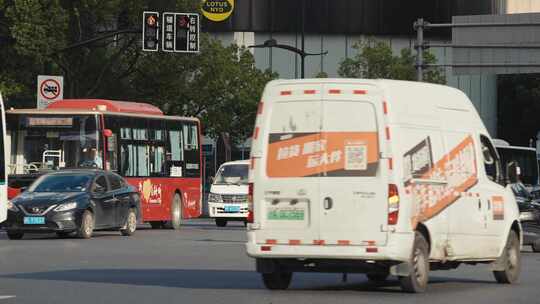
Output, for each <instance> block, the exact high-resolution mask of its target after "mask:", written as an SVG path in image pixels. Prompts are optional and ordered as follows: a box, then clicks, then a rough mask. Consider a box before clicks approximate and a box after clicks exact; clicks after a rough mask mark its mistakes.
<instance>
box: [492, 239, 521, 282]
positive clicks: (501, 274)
mask: <svg viewBox="0 0 540 304" xmlns="http://www.w3.org/2000/svg"><path fill="white" fill-rule="evenodd" d="M519 247H520V245H519V239H518V236H517V234H516V232H515V231H513V230H512V231H510V234H509V235H508V239H507V241H506V246H505V247H504V251H503V255H502V257H501V258H502V259H503V263H504V268H505V269H504V270H502V271H493V275H494V276H495V280H497V283H500V284H513V283H515V282H517V280H518V278H519V274H520V272H521V252H520V248H519Z"/></svg>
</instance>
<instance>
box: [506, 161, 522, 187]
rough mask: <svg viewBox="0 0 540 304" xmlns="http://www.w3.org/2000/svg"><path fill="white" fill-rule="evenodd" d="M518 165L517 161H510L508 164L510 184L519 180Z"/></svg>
mask: <svg viewBox="0 0 540 304" xmlns="http://www.w3.org/2000/svg"><path fill="white" fill-rule="evenodd" d="M518 168H519V167H518V165H517V163H516V162H509V163H508V164H506V181H507V183H509V184H514V183H517V182H518V176H519V174H518Z"/></svg>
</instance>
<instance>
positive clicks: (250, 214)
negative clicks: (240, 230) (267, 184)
mask: <svg viewBox="0 0 540 304" xmlns="http://www.w3.org/2000/svg"><path fill="white" fill-rule="evenodd" d="M247 203H248V216H247V221H248V223H253V183H249V184H248V196H247Z"/></svg>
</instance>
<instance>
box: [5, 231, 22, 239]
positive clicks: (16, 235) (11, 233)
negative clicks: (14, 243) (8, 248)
mask: <svg viewBox="0 0 540 304" xmlns="http://www.w3.org/2000/svg"><path fill="white" fill-rule="evenodd" d="M7 236H8V238H9V239H10V240H20V239H22V238H23V236H24V232H20V231H8V232H7Z"/></svg>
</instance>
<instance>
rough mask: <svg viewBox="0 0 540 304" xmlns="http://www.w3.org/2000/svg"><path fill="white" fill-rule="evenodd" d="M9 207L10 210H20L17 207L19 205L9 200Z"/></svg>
mask: <svg viewBox="0 0 540 304" xmlns="http://www.w3.org/2000/svg"><path fill="white" fill-rule="evenodd" d="M7 208H8V210H10V211H13V212H19V208H17V205H15V204H14V203H12V202H11V201H8V203H7Z"/></svg>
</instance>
